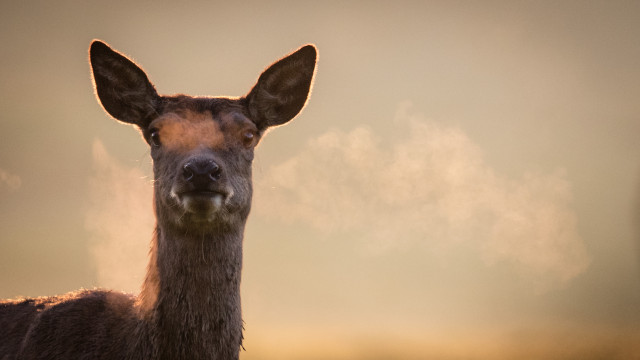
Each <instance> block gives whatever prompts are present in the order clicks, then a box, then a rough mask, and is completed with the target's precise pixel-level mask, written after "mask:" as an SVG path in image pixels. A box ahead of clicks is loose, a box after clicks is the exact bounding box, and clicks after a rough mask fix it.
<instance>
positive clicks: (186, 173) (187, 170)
mask: <svg viewBox="0 0 640 360" xmlns="http://www.w3.org/2000/svg"><path fill="white" fill-rule="evenodd" d="M182 176H183V177H184V179H185V180H187V181H191V180H193V165H191V163H188V164H186V165H185V166H183V167H182Z"/></svg>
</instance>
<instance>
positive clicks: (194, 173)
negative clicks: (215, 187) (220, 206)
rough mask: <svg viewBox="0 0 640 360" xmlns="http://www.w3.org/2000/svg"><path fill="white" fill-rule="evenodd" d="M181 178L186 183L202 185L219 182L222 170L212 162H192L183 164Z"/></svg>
mask: <svg viewBox="0 0 640 360" xmlns="http://www.w3.org/2000/svg"><path fill="white" fill-rule="evenodd" d="M182 176H183V177H184V179H185V180H186V181H188V182H191V183H194V184H196V185H197V183H201V184H203V185H204V184H208V183H210V182H213V181H218V180H220V177H221V176H222V169H220V166H219V165H218V164H216V162H215V161H213V160H194V161H189V162H188V163H186V164H184V166H183V167H182Z"/></svg>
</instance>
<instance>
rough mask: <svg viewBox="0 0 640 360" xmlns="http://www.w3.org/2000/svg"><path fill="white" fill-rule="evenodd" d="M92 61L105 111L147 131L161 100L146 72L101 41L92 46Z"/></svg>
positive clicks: (94, 80)
mask: <svg viewBox="0 0 640 360" xmlns="http://www.w3.org/2000/svg"><path fill="white" fill-rule="evenodd" d="M89 59H90V61H91V70H92V73H93V82H94V84H95V87H96V93H97V95H98V98H99V99H100V103H102V106H103V107H104V109H105V110H106V111H107V112H108V113H109V115H111V116H113V117H114V118H116V119H118V120H120V121H123V122H126V123H130V124H135V125H138V126H139V127H140V128H142V129H144V128H146V126H147V125H148V124H149V122H150V121H151V119H152V117H153V115H155V114H156V112H157V109H156V107H157V104H158V102H159V99H160V97H159V96H158V93H157V92H156V89H155V88H154V87H153V85H152V84H151V82H149V79H148V78H147V75H146V74H145V73H144V71H143V70H142V69H141V68H140V67H138V66H137V65H136V64H135V63H134V62H133V61H131V60H129V59H127V58H126V57H125V56H123V55H121V54H119V53H117V52H116V51H114V50H112V49H111V48H110V47H109V46H108V45H107V44H105V43H103V42H101V41H99V40H94V41H93V43H91V48H90V49H89Z"/></svg>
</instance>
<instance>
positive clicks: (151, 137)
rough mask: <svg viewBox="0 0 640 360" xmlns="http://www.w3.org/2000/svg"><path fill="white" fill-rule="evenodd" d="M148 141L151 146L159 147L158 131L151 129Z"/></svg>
mask: <svg viewBox="0 0 640 360" xmlns="http://www.w3.org/2000/svg"><path fill="white" fill-rule="evenodd" d="M149 140H150V142H151V144H152V145H153V146H160V131H159V130H158V129H151V133H150V134H149Z"/></svg>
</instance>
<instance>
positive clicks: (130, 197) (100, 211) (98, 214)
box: [85, 140, 155, 293]
mask: <svg viewBox="0 0 640 360" xmlns="http://www.w3.org/2000/svg"><path fill="white" fill-rule="evenodd" d="M92 153H93V176H92V177H91V179H90V182H89V191H90V197H91V198H90V208H89V210H88V211H87V215H86V217H85V226H86V228H87V230H88V231H89V232H90V234H91V246H90V248H91V255H92V256H93V258H94V260H95V264H96V271H97V278H98V285H99V286H101V287H105V288H109V289H120V290H124V291H128V292H135V293H137V292H138V291H139V288H140V284H142V281H143V279H144V273H145V265H146V264H147V256H148V253H149V244H150V240H151V236H152V231H153V227H154V225H155V220H154V217H153V210H152V185H151V182H150V181H149V179H146V178H145V175H144V173H143V172H142V170H140V169H139V168H128V167H126V166H123V165H122V164H120V163H118V162H117V160H116V159H114V158H113V157H111V156H110V155H109V154H108V153H107V151H106V149H105V148H104V145H103V144H102V143H101V142H100V141H99V140H95V141H94V143H93V150H92Z"/></svg>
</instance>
